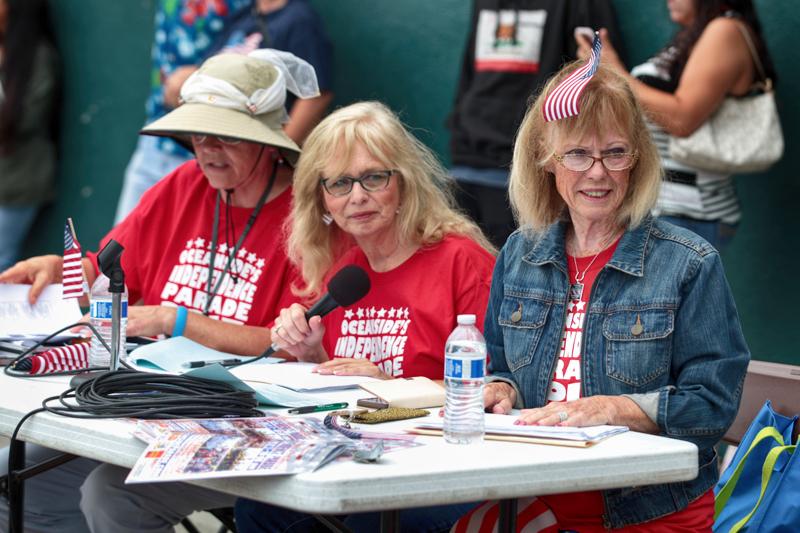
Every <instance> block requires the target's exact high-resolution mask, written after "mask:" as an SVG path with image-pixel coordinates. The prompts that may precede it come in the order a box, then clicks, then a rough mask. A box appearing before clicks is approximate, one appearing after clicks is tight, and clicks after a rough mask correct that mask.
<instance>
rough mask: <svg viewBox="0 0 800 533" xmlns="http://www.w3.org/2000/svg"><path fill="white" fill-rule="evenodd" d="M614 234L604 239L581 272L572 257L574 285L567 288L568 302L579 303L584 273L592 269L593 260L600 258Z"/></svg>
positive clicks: (576, 260)
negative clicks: (598, 249) (575, 301)
mask: <svg viewBox="0 0 800 533" xmlns="http://www.w3.org/2000/svg"><path fill="white" fill-rule="evenodd" d="M613 236H614V234H613V233H612V234H611V236H610V237H609V238H608V239H606V242H605V243H604V244H603V245H602V246H601V247H600V251H599V252H597V253H596V254H595V255H594V257H592V260H591V261H589V264H588V265H587V266H586V268H584V269H583V272H581V271H580V270H578V259H577V256H575V255H573V256H572V263H573V264H574V265H575V283H571V284H570V286H569V299H570V300H578V301H581V297H582V296H583V279H584V278H585V277H586V273H587V272H589V269H590V268H592V265H593V264H594V262H595V260H597V258H598V257H599V256H600V254H601V253H603V251H604V250H605V249H606V248H608V245H609V244H610V243H611V239H612V238H613Z"/></svg>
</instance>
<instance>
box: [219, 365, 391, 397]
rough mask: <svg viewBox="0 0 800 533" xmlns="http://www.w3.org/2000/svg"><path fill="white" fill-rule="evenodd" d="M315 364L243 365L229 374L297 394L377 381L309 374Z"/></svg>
mask: <svg viewBox="0 0 800 533" xmlns="http://www.w3.org/2000/svg"><path fill="white" fill-rule="evenodd" d="M316 366H318V365H317V364H316V363H284V364H282V365H261V366H252V365H245V366H243V367H241V368H233V369H231V372H232V373H233V374H234V375H235V376H237V377H238V378H239V379H241V380H242V381H245V382H246V383H273V384H275V385H280V386H282V387H286V388H287V389H292V390H294V391H297V392H312V391H313V392H325V391H334V390H342V389H355V388H358V386H359V385H360V384H361V383H367V382H369V381H377V380H376V378H372V377H368V376H334V375H332V374H317V373H316V372H311V370H312V369H313V368H315V367H316Z"/></svg>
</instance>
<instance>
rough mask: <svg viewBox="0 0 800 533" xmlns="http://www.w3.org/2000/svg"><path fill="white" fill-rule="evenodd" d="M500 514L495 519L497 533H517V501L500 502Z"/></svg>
mask: <svg viewBox="0 0 800 533" xmlns="http://www.w3.org/2000/svg"><path fill="white" fill-rule="evenodd" d="M499 507H500V514H499V516H498V517H497V531H498V533H503V532H507V533H515V532H516V531H517V500H516V499H511V500H500V504H499Z"/></svg>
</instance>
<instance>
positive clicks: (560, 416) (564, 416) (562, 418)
mask: <svg viewBox="0 0 800 533" xmlns="http://www.w3.org/2000/svg"><path fill="white" fill-rule="evenodd" d="M568 418H569V413H567V412H566V411H559V412H558V420H559V422H566V421H567V419H568Z"/></svg>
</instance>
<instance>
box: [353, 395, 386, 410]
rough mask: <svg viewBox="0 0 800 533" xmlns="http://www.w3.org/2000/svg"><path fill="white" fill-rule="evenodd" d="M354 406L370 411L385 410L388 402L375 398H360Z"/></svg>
mask: <svg viewBox="0 0 800 533" xmlns="http://www.w3.org/2000/svg"><path fill="white" fill-rule="evenodd" d="M356 405H358V406H359V407H369V408H370V409H386V408H387V407H389V402H387V401H386V400H382V399H380V398H378V397H377V396H373V397H372V398H361V399H360V400H357V401H356Z"/></svg>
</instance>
